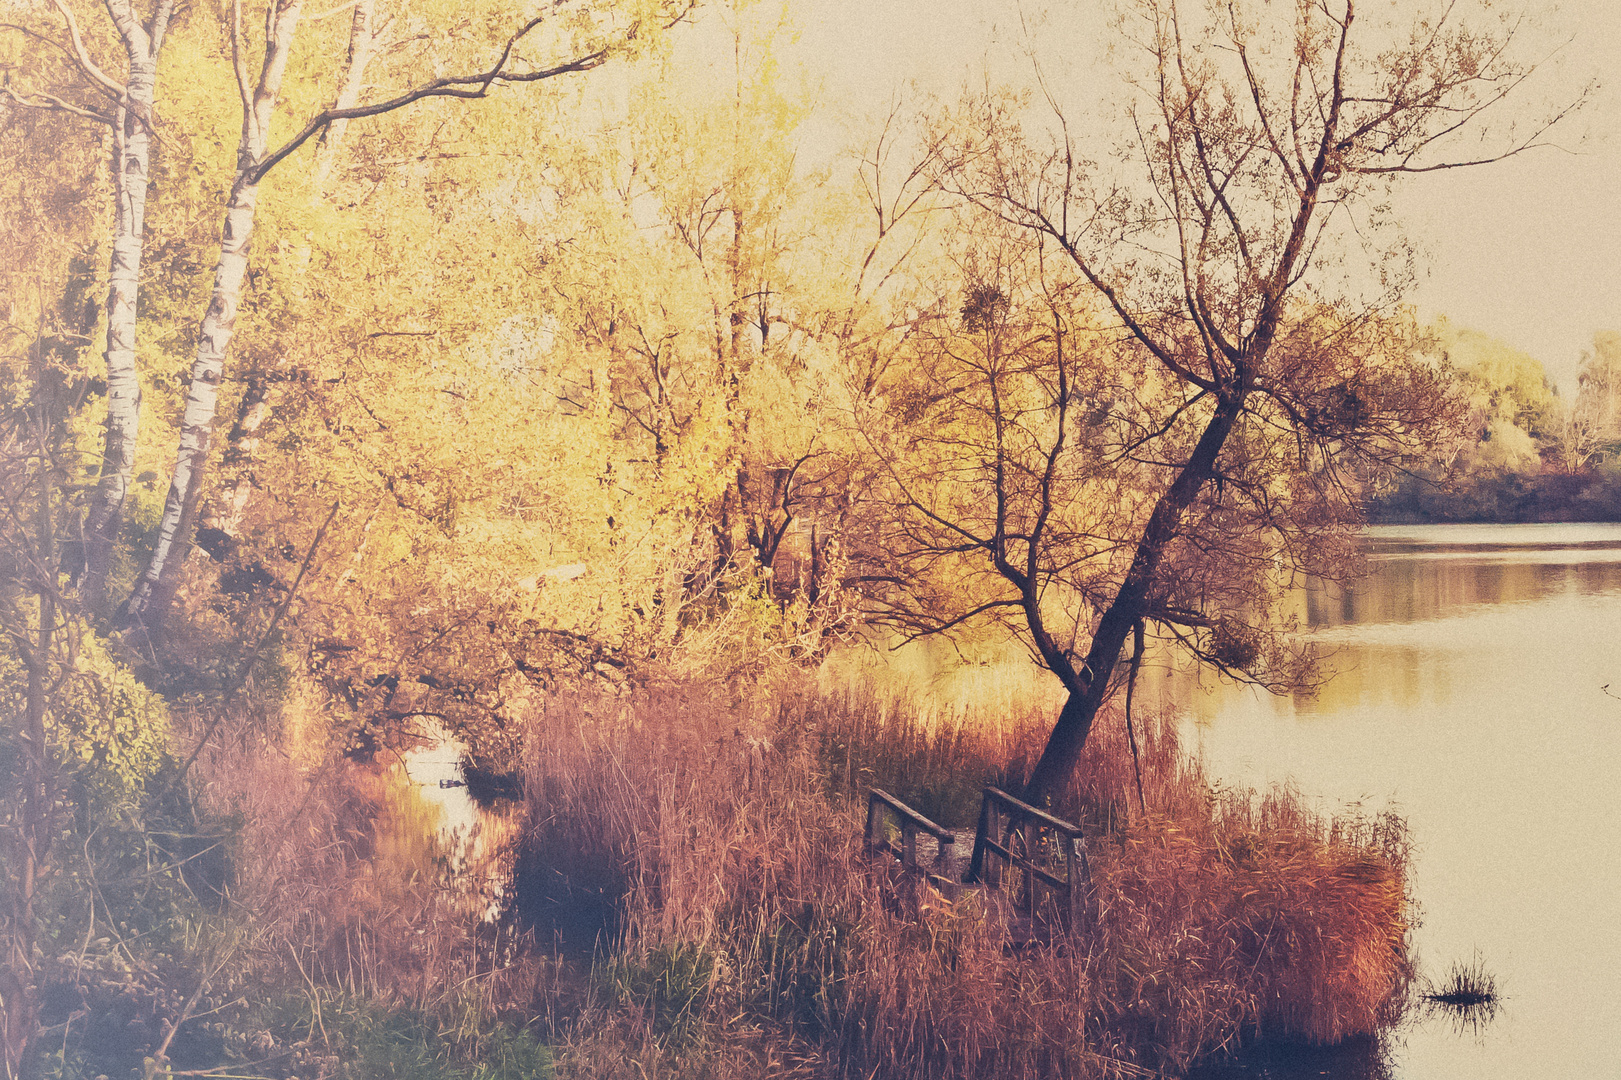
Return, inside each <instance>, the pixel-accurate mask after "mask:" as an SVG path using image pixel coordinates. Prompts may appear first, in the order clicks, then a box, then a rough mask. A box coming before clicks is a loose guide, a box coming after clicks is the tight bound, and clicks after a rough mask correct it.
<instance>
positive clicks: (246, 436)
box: [200, 0, 381, 540]
mask: <svg viewBox="0 0 1621 1080" xmlns="http://www.w3.org/2000/svg"><path fill="white" fill-rule="evenodd" d="M375 19H376V0H360V2H359V3H357V4H356V5H355V9H354V15H353V18H352V19H351V21H350V25H349V62H348V68H347V70H346V71H345V73H344V79H343V83H342V85H341V86H340V87H339V88H338V94H337V97H336V98H335V99H334V100H333V103H332V108H334V109H352V108H354V106H355V105H357V104H359V102H360V92H361V91H362V90H363V89H365V85H366V78H365V76H366V68H367V66H368V65H370V64H371V62H372V60H374V59H375V58H376V57H377V54H378V51H379V48H378V43H379V40H380V37H381V30H380V29H378V28H376V27H375ZM348 126H349V122H348V121H347V120H335V121H333V122H332V126H331V127H329V128H327V130H326V131H325V132H324V133H323V134H322V136H321V143H320V148H319V150H318V151H317V154H316V159H315V183H314V185H313V188H314V194H313V196H312V198H311V202H312V203H319V202H320V201H321V199H322V197H323V195H324V191H325V187H326V181H327V178H328V177H329V176H330V175H331V172H332V167H333V164H334V163H335V161H336V160H337V156H338V151H339V149H340V148H341V147H342V145H343V134H344V130H345V129H346V128H347V127H348ZM309 255H310V249H309V246H308V245H305V247H304V248H303V250H302V252H301V253H300V261H301V264H307V263H308V260H309ZM269 415H270V385H269V380H268V379H265V378H256V379H250V380H249V383H248V387H247V389H246V390H245V391H244V393H243V397H242V404H241V407H240V408H239V410H238V413H237V419H236V423H235V424H234V425H232V428H231V431H230V433H229V434H228V435H227V436H226V447H225V451H224V454H223V456H222V459H221V462H220V466H221V475H222V480H223V482H224V484H225V485H226V486H225V487H223V488H222V489H221V490H220V491H219V492H218V493H217V494H216V495H214V496H213V497H211V498H210V499H209V505H208V506H207V507H206V508H205V509H204V510H203V512H202V514H201V516H200V521H201V522H202V525H203V526H204V527H205V528H209V529H214V530H217V531H219V532H222V533H224V534H225V535H226V536H229V537H231V538H232V539H233V540H234V539H235V538H236V534H237V531H238V530H239V529H240V528H241V525H242V519H243V516H244V515H245V513H246V510H247V506H248V500H249V499H250V498H251V497H252V495H253V490H254V488H256V487H257V486H258V483H257V478H256V477H255V475H254V472H253V463H254V460H255V459H256V457H257V455H258V449H259V444H260V442H261V439H260V437H259V430H260V428H262V427H263V426H264V423H265V421H266V420H267V419H268V418H269Z"/></svg>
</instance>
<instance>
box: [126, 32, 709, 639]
mask: <svg viewBox="0 0 1621 1080" xmlns="http://www.w3.org/2000/svg"><path fill="white" fill-rule="evenodd" d="M567 14H570V13H569V12H567V10H566V9H562V10H559V11H556V12H553V11H548V12H547V13H545V14H542V15H538V16H535V17H533V18H530V19H528V20H527V21H525V22H523V23H522V25H520V27H519V28H518V29H517V31H516V32H515V33H513V34H512V35H511V37H510V38H508V39H507V41H506V43H505V45H504V46H503V47H502V48H501V49H500V50H499V53H498V55H497V56H496V58H495V60H494V62H493V64H492V65H490V66H489V67H488V68H486V69H483V70H479V71H475V72H473V73H470V74H465V75H450V76H444V77H440V78H436V79H433V80H431V81H428V82H426V83H424V84H422V85H419V86H417V87H415V88H413V89H409V90H407V91H405V92H403V93H400V94H397V95H395V96H393V97H389V98H386V99H384V100H380V101H377V102H374V103H370V104H355V105H350V106H345V105H344V104H343V102H342V101H341V100H340V102H339V104H337V105H336V106H334V107H333V108H329V109H326V110H324V111H322V112H320V113H319V114H317V115H316V116H314V117H312V118H310V119H309V121H308V122H307V123H306V124H305V125H304V126H303V128H302V129H301V130H300V131H299V132H298V133H297V134H296V135H294V136H293V137H292V138H290V139H288V140H287V141H286V142H284V143H282V144H281V145H280V146H279V147H278V146H275V145H274V144H273V143H272V142H271V138H270V136H271V124H272V121H273V120H274V118H275V116H276V107H277V102H278V99H279V97H280V95H281V91H282V82H283V78H284V76H285V73H286V69H287V63H288V58H289V55H290V52H291V49H292V46H293V42H294V38H295V35H296V33H297V30H298V26H299V20H300V17H301V16H302V4H301V0H271V3H270V4H269V6H268V7H267V8H266V11H265V30H264V42H263V51H262V54H261V56H262V59H261V62H260V64H259V70H258V75H257V78H256V79H250V75H249V57H248V55H247V53H248V47H247V44H246V41H245V37H244V34H243V32H242V8H241V3H240V0H238V2H237V3H235V4H234V5H233V7H232V21H231V40H232V61H233V67H234V69H235V74H236V82H237V88H238V93H239V96H240V100H241V106H242V126H241V133H240V138H239V142H238V150H237V165H236V171H235V176H234V179H233V182H232V185H231V189H230V194H229V196H228V198H227V201H226V206H225V208H224V223H223V227H222V230H221V241H220V247H219V257H218V263H217V266H216V269H215V275H214V287H213V292H212V295H211V298H210V301H209V305H208V309H207V312H206V313H205V315H204V317H203V320H202V324H201V326H200V328H199V331H198V344H197V351H196V357H195V359H194V361H193V364H192V371H191V379H190V391H189V393H188V396H187V399H186V405H185V412H184V416H183V418H182V422H181V431H180V443H179V447H178V450H177V453H176V459H175V465H174V471H173V476H172V478H171V481H170V487H169V494H168V496H167V498H166V500H165V504H164V511H163V517H162V520H161V523H160V525H159V528H158V535H157V542H156V546H155V547H154V550H153V553H152V557H151V560H150V562H149V563H148V565H147V568H146V571H145V572H144V574H143V575H142V576H141V578H140V580H139V581H138V582H137V584H136V587H135V591H134V592H133V593H132V595H131V596H130V598H129V599H128V601H127V602H126V603H125V606H124V609H123V613H122V618H123V621H124V623H125V624H126V625H128V626H131V627H136V628H140V629H141V630H143V631H144V632H146V633H148V634H152V633H156V632H160V631H161V625H162V620H163V617H164V615H165V613H166V612H167V609H168V607H169V605H170V603H171V601H172V600H173V597H174V593H175V590H176V588H177V587H178V585H179V581H180V576H179V574H180V568H181V565H182V562H183V559H184V555H185V549H186V544H187V542H188V538H189V536H190V532H191V529H192V526H193V521H194V519H195V517H196V514H197V510H198V506H199V499H200V497H201V493H202V479H203V470H204V467H205V466H206V463H207V459H208V453H209V448H210V444H211V441H212V436H213V426H214V419H215V413H216V411H217V407H218V397H219V387H220V383H221V380H222V378H223V375H224V369H225V360H226V354H227V351H228V348H229V346H230V342H231V336H232V332H233V329H234V326H235V321H236V315H237V309H238V305H239V303H240V299H241V292H242V283H243V279H244V276H245V274H246V272H247V268H248V260H249V242H250V240H251V238H252V235H253V228H254V219H255V212H256V209H257V202H258V195H259V186H260V184H261V183H262V182H263V180H264V178H265V177H266V176H267V175H268V174H269V173H270V171H271V170H273V169H275V168H276V167H277V166H278V165H279V164H280V163H282V162H283V161H285V160H286V159H287V158H288V157H290V156H291V155H293V154H294V153H295V152H297V151H298V150H299V148H300V147H302V146H303V145H304V144H305V143H306V142H308V141H309V140H311V139H312V138H315V137H316V136H318V135H321V134H322V133H323V132H327V131H328V130H329V129H330V128H331V127H332V126H333V125H334V124H344V123H347V122H349V121H351V120H356V119H362V118H367V117H374V116H381V115H383V114H386V113H389V112H393V111H395V110H398V109H402V108H405V107H406V106H409V105H412V104H414V103H416V102H419V101H422V100H425V99H430V98H456V99H477V98H483V97H486V96H487V95H488V94H489V93H490V92H491V91H492V90H493V89H496V88H499V87H504V86H510V85H513V84H521V83H533V82H541V81H544V80H547V79H552V78H556V77H560V76H564V75H569V74H574V73H579V72H585V71H590V70H592V69H594V68H597V67H600V66H601V65H603V64H604V63H606V62H607V61H608V60H609V59H610V58H611V57H612V56H613V55H615V53H616V52H617V51H620V50H622V49H623V48H624V47H625V46H626V45H627V44H628V43H630V42H632V41H634V40H635V39H636V38H637V36H638V34H641V33H643V32H646V31H651V30H652V29H654V28H655V27H657V26H659V25H662V24H663V23H667V22H669V21H671V20H672V19H675V18H678V17H679V16H680V14H681V11H680V10H674V11H671V10H666V9H664V8H662V7H660V6H658V5H657V4H654V5H648V6H644V7H631V8H628V9H625V10H623V11H610V12H606V13H603V17H602V18H601V20H600V23H599V24H595V25H592V26H591V27H590V28H589V29H588V30H587V31H585V32H583V33H582V34H580V35H574V34H568V33H565V34H563V35H562V37H563V38H564V40H563V41H562V42H557V43H555V44H557V45H562V46H567V47H569V49H570V51H569V53H568V55H567V56H566V58H564V59H561V60H557V61H554V62H552V63H549V64H546V65H545V66H538V67H537V66H535V65H533V64H532V63H530V62H529V61H528V60H527V59H526V58H525V57H524V55H523V49H524V46H525V44H526V39H529V38H530V37H531V35H535V36H539V35H537V34H536V31H537V30H539V29H540V28H542V27H545V28H547V29H548V30H549V29H550V28H551V23H552V21H553V19H554V17H555V18H557V19H558V20H559V21H561V19H562V17H563V16H564V15H567ZM575 14H577V13H575ZM357 18H359V15H358V13H357ZM357 81H358V80H357ZM356 90H357V88H356V86H354V85H349V84H346V85H345V87H344V89H343V90H342V91H340V97H341V96H342V95H345V94H347V95H350V96H353V95H355V93H356Z"/></svg>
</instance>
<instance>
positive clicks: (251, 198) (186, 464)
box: [124, 0, 301, 635]
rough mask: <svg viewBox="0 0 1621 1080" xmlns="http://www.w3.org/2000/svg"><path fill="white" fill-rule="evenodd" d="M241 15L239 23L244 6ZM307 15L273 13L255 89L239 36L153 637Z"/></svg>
mask: <svg viewBox="0 0 1621 1080" xmlns="http://www.w3.org/2000/svg"><path fill="white" fill-rule="evenodd" d="M237 14H238V17H240V7H239V8H238V9H237ZM300 14H301V5H300V2H299V0H289V2H286V3H280V4H276V5H274V6H272V8H271V9H270V11H269V12H268V13H267V15H266V33H265V37H266V43H265V57H264V64H263V66H262V67H261V69H260V73H259V80H258V83H257V85H256V86H255V87H254V88H253V89H252V90H251V91H250V90H249V87H248V79H247V72H246V70H245V68H244V67H243V64H242V61H241V48H240V44H241V35H240V32H238V33H237V34H236V39H237V48H236V54H237V59H236V64H237V80H238V84H239V87H240V90H241V93H242V103H243V115H242V136H241V140H240V142H239V143H238V145H237V163H236V179H235V181H234V182H233V183H232V185H231V194H230V198H229V199H228V200H227V202H226V207H225V224H224V228H223V229H222V232H221V237H220V254H219V262H218V264H217V266H216V267H215V270H214V289H213V293H212V295H211V296H210V298H209V302H208V311H207V313H206V314H204V316H203V323H202V327H201V329H200V330H199V331H198V335H197V354H196V358H195V360H193V362H192V366H191V390H190V393H188V394H187V396H186V411H185V413H184V415H183V416H182V418H181V424H180V447H179V451H178V452H177V454H176V455H175V466H174V475H173V477H172V478H171V480H170V483H169V495H168V498H167V499H166V500H165V501H164V506H163V519H162V521H161V522H160V523H159V525H158V541H157V546H156V547H155V548H154V549H153V551H152V559H151V562H150V563H149V564H148V565H147V568H146V572H145V573H144V574H143V575H142V576H141V579H140V581H139V582H138V583H137V584H136V587H135V592H134V593H133V594H132V595H131V596H130V598H129V602H128V603H127V604H126V605H125V610H124V621H125V623H126V625H128V626H129V627H131V628H136V629H140V630H143V631H144V632H145V633H147V634H148V635H159V634H161V633H162V623H163V617H164V614H165V613H166V612H167V610H168V608H169V605H170V603H171V602H172V601H173V599H174V594H175V590H176V589H177V588H178V587H179V584H180V571H181V569H182V566H183V564H184V555H185V551H184V549H185V546H186V545H187V544H188V542H189V537H190V534H191V526H192V522H193V520H194V519H195V518H196V516H197V506H198V500H199V498H200V497H201V494H202V480H203V470H204V467H205V466H206V464H207V462H208V451H209V446H210V444H211V442H212V439H213V432H214V416H215V413H216V412H217V411H218V406H219V388H220V382H221V380H222V379H223V377H224V373H225V354H226V351H227V349H229V347H230V344H231V335H232V332H233V331H234V330H235V327H236V313H237V306H238V304H239V303H240V301H241V297H242V281H243V278H244V277H245V276H246V275H247V269H248V252H249V244H250V242H251V240H252V238H253V220H254V213H255V211H256V209H257V207H258V199H259V179H260V172H259V165H260V164H261V163H262V162H263V161H264V158H265V153H266V148H267V140H268V136H269V132H270V121H271V119H272V117H273V116H274V114H275V110H276V99H277V98H278V97H279V96H280V93H281V82H282V77H283V74H284V73H285V71H286V69H287V59H288V55H289V53H290V52H291V49H292V43H293V35H294V32H295V31H296V30H297V28H298V19H299V15H300ZM238 30H239V28H238Z"/></svg>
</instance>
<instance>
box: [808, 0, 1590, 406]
mask: <svg viewBox="0 0 1621 1080" xmlns="http://www.w3.org/2000/svg"><path fill="white" fill-rule="evenodd" d="M1281 6H1284V7H1286V6H1287V5H1281ZM1426 6H1428V5H1426ZM1100 7H1101V5H1099V4H1097V3H1095V2H1087V0H1076V2H1072V3H1069V4H1064V5H1052V8H1053V13H1052V14H1051V15H1049V16H1045V17H1043V16H1041V15H1040V14H1039V13H1040V12H1041V10H1042V7H1041V5H1040V3H1039V0H1031V2H1029V3H1026V4H1025V5H1024V10H1025V12H1026V15H1025V21H1026V22H1027V23H1028V22H1038V21H1041V20H1043V19H1045V26H1046V28H1045V29H1038V31H1037V33H1036V34H1035V35H1034V36H1035V39H1036V41H1037V43H1038V44H1037V49H1038V55H1039V56H1040V59H1041V62H1042V64H1043V67H1044V69H1046V70H1047V72H1048V74H1049V77H1050V78H1051V79H1052V81H1054V82H1055V83H1061V84H1062V85H1063V86H1064V87H1065V88H1066V93H1076V94H1078V95H1085V94H1087V93H1088V92H1090V94H1091V95H1092V99H1093V101H1096V100H1097V95H1100V94H1103V95H1106V94H1107V93H1109V89H1108V88H1107V87H1104V86H1099V85H1098V83H1099V82H1101V81H1102V80H1100V79H1098V78H1095V77H1094V78H1092V79H1090V80H1089V79H1088V76H1089V75H1093V76H1095V75H1096V73H1097V71H1098V68H1099V64H1098V62H1097V58H1098V57H1099V56H1100V55H1101V54H1100V52H1099V50H1100V48H1102V47H1103V42H1104V41H1106V40H1107V33H1106V31H1105V29H1104V27H1105V23H1104V22H1103V20H1102V19H1101V18H1100V17H1099V15H1098V11H1099V9H1100ZM1363 7H1365V8H1369V9H1386V10H1391V9H1393V10H1395V11H1398V12H1401V11H1403V10H1404V9H1411V10H1417V9H1418V8H1419V7H1420V5H1419V4H1418V3H1416V2H1414V0H1383V2H1382V3H1381V2H1379V0H1374V2H1373V3H1367V2H1366V0H1365V2H1364V4H1363ZM1524 8H1525V9H1526V10H1527V11H1528V12H1529V13H1530V14H1531V15H1532V16H1533V18H1534V19H1535V20H1536V21H1537V23H1538V24H1539V25H1538V26H1537V27H1536V28H1534V30H1533V31H1532V33H1531V36H1530V37H1529V38H1528V40H1529V41H1530V42H1531V43H1532V44H1533V45H1534V46H1535V48H1536V51H1537V52H1538V53H1541V52H1543V51H1545V50H1549V49H1552V48H1553V47H1554V46H1555V45H1558V44H1559V43H1561V42H1567V41H1568V44H1564V45H1562V46H1561V47H1560V49H1559V52H1558V54H1557V55H1556V56H1555V57H1554V58H1553V60H1552V61H1551V62H1549V63H1547V64H1545V65H1544V67H1543V70H1542V71H1541V72H1540V73H1539V76H1538V79H1537V83H1538V85H1533V86H1531V87H1529V88H1528V93H1527V94H1526V95H1525V101H1526V103H1527V105H1530V106H1542V107H1545V106H1546V104H1547V103H1548V102H1550V101H1556V100H1567V99H1569V98H1571V97H1573V96H1574V94H1575V92H1576V89H1577V88H1578V87H1579V86H1581V85H1582V84H1583V83H1584V82H1587V81H1589V80H1592V79H1595V78H1597V79H1599V80H1600V85H1599V88H1598V91H1597V93H1596V94H1595V96H1594V97H1593V99H1592V101H1591V102H1590V103H1589V105H1588V106H1587V108H1586V109H1585V110H1584V111H1583V112H1582V113H1581V114H1579V115H1578V116H1576V117H1575V119H1574V121H1572V122H1569V123H1567V124H1566V125H1565V126H1564V127H1562V128H1561V129H1559V132H1558V134H1557V135H1556V136H1555V140H1556V141H1557V142H1559V143H1560V144H1562V145H1563V146H1564V147H1566V148H1567V149H1564V150H1560V149H1548V150H1541V151H1537V152H1534V153H1531V154H1528V155H1524V156H1521V157H1519V158H1516V159H1514V160H1511V161H1508V162H1503V163H1499V164H1497V165H1493V166H1489V167H1485V168H1480V169H1471V170H1460V171H1453V172H1448V173H1440V174H1431V175H1428V176H1422V177H1415V178H1413V179H1412V180H1411V181H1410V182H1408V183H1406V184H1405V185H1404V186H1403V188H1402V189H1401V190H1400V192H1399V194H1398V197H1397V198H1398V201H1397V204H1396V209H1397V212H1398V214H1399V215H1400V216H1401V218H1402V219H1403V221H1404V222H1405V224H1406V227H1407V229H1408V231H1409V234H1410V235H1411V237H1412V239H1413V240H1414V241H1415V242H1416V243H1417V244H1418V246H1419V248H1420V251H1421V253H1422V257H1421V273H1422V274H1423V275H1424V277H1423V280H1422V281H1421V284H1420V286H1419V288H1418V290H1417V292H1416V294H1415V295H1414V296H1413V297H1412V299H1413V301H1414V302H1415V303H1416V304H1417V305H1418V308H1419V311H1420V313H1421V314H1422V315H1424V316H1426V317H1430V316H1434V315H1440V314H1445V315H1447V316H1449V317H1450V318H1451V319H1452V320H1453V321H1454V322H1456V323H1459V324H1462V325H1465V326H1470V327H1474V328H1476V329H1479V330H1482V331H1484V332H1486V333H1488V334H1490V335H1492V336H1493V337H1497V338H1501V339H1502V340H1504V341H1506V342H1508V343H1510V344H1511V345H1514V346H1516V347H1518V348H1521V349H1524V350H1525V351H1526V352H1528V353H1530V354H1531V355H1532V356H1534V357H1536V358H1537V359H1538V360H1541V361H1542V362H1543V364H1544V365H1546V367H1547V368H1548V370H1549V372H1550V374H1552V375H1553V377H1554V378H1555V379H1556V380H1557V381H1558V382H1559V383H1560V384H1561V386H1562V388H1563V389H1564V390H1565V392H1566V393H1569V392H1571V391H1573V389H1574V386H1575V372H1576V369H1577V366H1578V364H1579V363H1580V358H1581V353H1582V350H1583V349H1584V348H1586V347H1587V346H1588V345H1589V344H1590V342H1591V340H1592V335H1593V332H1594V331H1595V330H1599V329H1621V97H1618V95H1617V93H1616V91H1615V89H1613V88H1612V87H1610V86H1609V85H1606V83H1607V81H1608V79H1607V77H1608V76H1609V75H1610V73H1611V72H1614V71H1616V70H1621V2H1617V0H1565V2H1562V3H1559V4H1552V3H1530V4H1525V5H1524ZM790 10H791V11H792V12H793V17H794V19H795V21H796V22H797V23H798V25H799V26H800V28H801V32H802V37H801V49H802V54H803V56H804V57H805V58H806V61H807V64H808V65H809V66H811V67H813V69H815V70H816V71H818V72H819V73H820V74H821V75H822V76H823V77H824V79H825V83H824V87H825V89H824V93H825V97H826V100H827V101H828V102H829V103H832V102H833V101H840V102H848V101H851V100H855V101H861V102H864V103H870V105H871V107H872V109H873V111H880V110H881V109H882V106H883V104H884V103H886V102H888V101H889V100H891V99H892V98H893V96H894V95H895V94H897V93H899V92H901V91H903V89H904V88H905V87H906V86H907V84H908V83H909V82H911V83H915V84H916V85H917V87H918V88H919V89H921V90H923V91H924V92H932V93H936V94H939V95H941V96H944V97H947V98H949V97H952V96H954V94H955V90H956V88H958V87H960V86H961V85H962V84H963V82H964V81H965V79H968V78H971V77H974V76H975V73H976V72H979V73H983V72H984V71H985V70H987V67H988V69H989V70H990V71H991V72H993V74H994V76H995V77H997V78H1000V79H1004V80H1006V81H1010V82H1013V81H1027V80H1028V77H1029V76H1028V73H1029V70H1030V65H1029V61H1028V59H1027V58H1025V57H1024V56H1023V55H1022V50H1023V46H1022V44H1021V43H1022V42H1023V41H1024V40H1026V38H1025V34H1024V32H1023V31H1022V30H1021V16H1020V5H1019V3H1018V2H1017V0H790ZM1031 12H1035V13H1037V14H1034V15H1032V14H1030V13H1031ZM1059 24H1063V25H1064V26H1067V27H1070V29H1069V30H1068V31H1067V32H1066V31H1064V30H1060V29H1057V28H1056V27H1057V26H1058V25H1059ZM979 77H980V78H982V77H983V75H982V74H981V75H980V76H979ZM1077 104H1082V105H1084V104H1089V102H1077Z"/></svg>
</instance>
